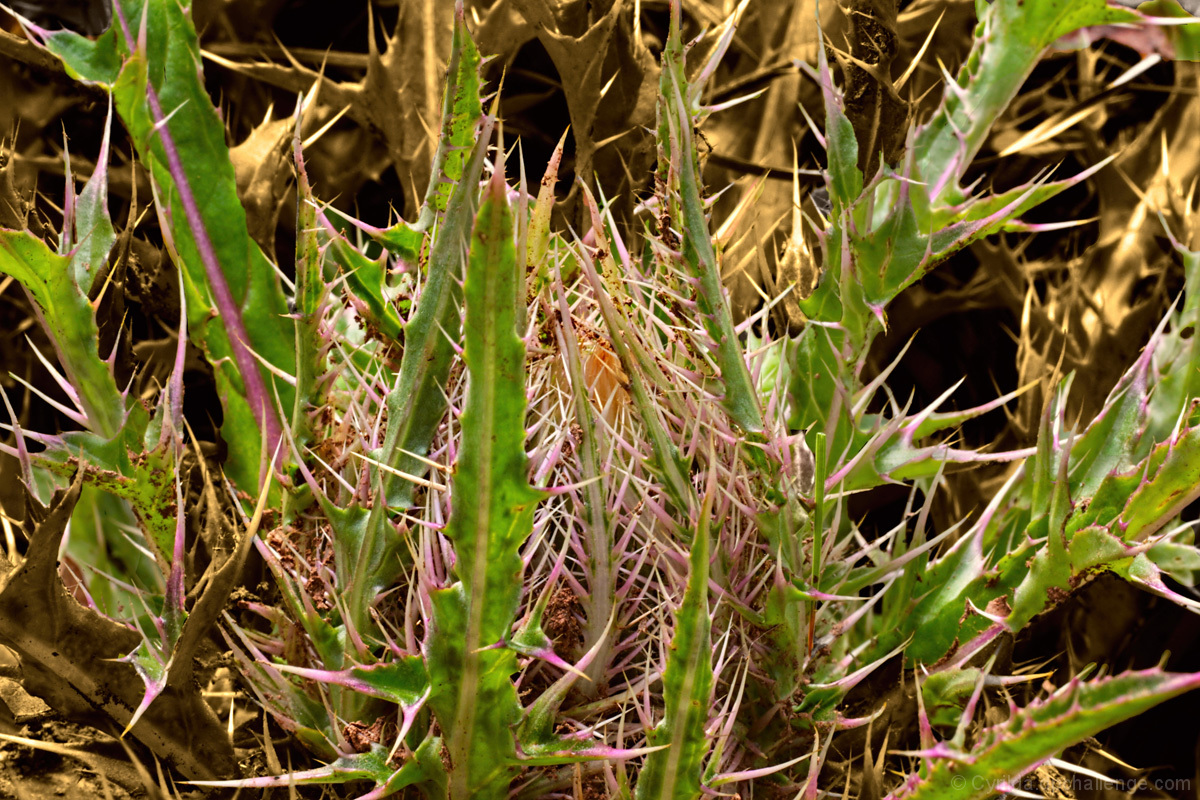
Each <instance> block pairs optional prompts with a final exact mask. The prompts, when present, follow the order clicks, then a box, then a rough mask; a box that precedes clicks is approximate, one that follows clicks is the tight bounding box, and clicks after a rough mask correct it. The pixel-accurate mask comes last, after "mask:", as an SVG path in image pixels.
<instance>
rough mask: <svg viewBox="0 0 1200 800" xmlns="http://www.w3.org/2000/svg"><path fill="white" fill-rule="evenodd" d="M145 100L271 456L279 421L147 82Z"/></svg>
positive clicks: (251, 406) (155, 97) (252, 409)
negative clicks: (148, 105) (151, 114)
mask: <svg viewBox="0 0 1200 800" xmlns="http://www.w3.org/2000/svg"><path fill="white" fill-rule="evenodd" d="M146 99H147V100H148V101H149V103H150V110H151V113H153V114H154V123H155V129H156V130H157V131H158V136H159V141H160V142H161V143H162V146H163V152H164V153H165V154H166V157H167V168H168V169H169V170H170V171H171V177H172V178H173V179H174V180H175V186H176V189H177V190H178V192H179V200H180V202H181V203H182V204H183V210H184V214H185V215H186V216H187V221H188V226H189V227H190V228H191V230H192V236H193V237H194V239H195V241H196V250H197V251H198V252H199V254H200V260H201V262H202V263H203V265H204V272H205V274H206V275H207V276H208V283H209V286H210V287H211V288H212V293H213V299H214V301H215V302H216V306H217V311H218V313H219V314H220V315H221V317H222V319H223V321H224V324H225V329H226V331H227V333H228V336H229V346H230V348H231V349H232V350H233V358H234V361H235V362H236V363H237V367H238V371H239V372H240V373H241V376H242V381H243V383H244V384H245V387H246V402H247V403H248V404H249V405H250V410H251V411H252V412H253V413H254V418H255V420H256V421H257V422H258V423H259V425H261V426H262V429H263V433H264V435H265V436H266V440H267V452H272V453H273V452H275V449H276V447H277V445H278V443H279V438H280V435H281V429H280V426H279V420H278V419H276V417H275V409H274V406H273V405H272V403H271V399H270V395H269V394H268V392H267V387H266V383H265V382H264V381H263V378H262V374H261V373H260V372H259V370H258V364H256V363H255V360H254V356H253V355H251V354H250V350H249V347H248V344H247V343H248V342H249V340H250V337H249V334H248V333H247V331H246V324H245V322H244V321H243V319H242V313H241V309H240V308H239V307H238V305H237V303H236V302H235V301H234V299H233V292H232V291H231V290H230V288H229V282H228V281H227V280H225V273H224V272H222V271H221V264H220V261H219V260H218V259H217V253H216V249H215V248H214V247H213V243H212V239H210V238H209V235H208V229H207V228H206V227H205V225H204V218H203V217H202V216H201V215H200V208H199V206H198V205H197V204H196V197H195V195H194V194H192V187H191V184H190V183H188V177H187V173H186V172H184V169H183V163H182V161H181V160H180V158H179V151H178V149H176V147H175V141H174V139H172V137H171V133H170V131H169V130H168V128H167V125H166V115H165V114H164V113H163V108H162V104H161V103H160V102H159V99H158V93H157V92H155V91H154V87H153V86H152V85H151V84H150V83H149V81H147V83H146Z"/></svg>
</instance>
